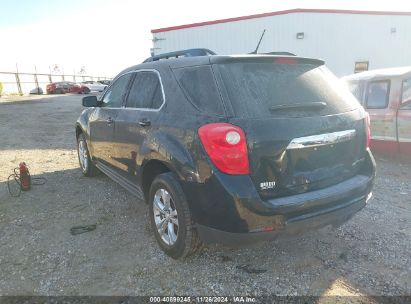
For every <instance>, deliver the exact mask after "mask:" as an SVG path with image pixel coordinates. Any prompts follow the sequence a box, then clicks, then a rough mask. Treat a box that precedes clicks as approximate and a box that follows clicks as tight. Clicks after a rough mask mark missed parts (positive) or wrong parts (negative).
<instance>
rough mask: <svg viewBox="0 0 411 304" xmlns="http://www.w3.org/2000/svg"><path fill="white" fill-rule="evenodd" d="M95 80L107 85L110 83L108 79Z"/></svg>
mask: <svg viewBox="0 0 411 304" xmlns="http://www.w3.org/2000/svg"><path fill="white" fill-rule="evenodd" d="M97 82H98V83H101V84H104V85H107V86H108V85H109V84H110V80H97Z"/></svg>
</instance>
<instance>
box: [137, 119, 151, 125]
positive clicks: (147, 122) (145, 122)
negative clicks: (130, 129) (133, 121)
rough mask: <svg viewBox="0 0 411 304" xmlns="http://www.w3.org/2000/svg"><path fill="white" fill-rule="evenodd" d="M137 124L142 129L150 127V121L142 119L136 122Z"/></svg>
mask: <svg viewBox="0 0 411 304" xmlns="http://www.w3.org/2000/svg"><path fill="white" fill-rule="evenodd" d="M138 124H139V125H140V126H142V127H148V126H149V125H151V121H149V120H148V119H147V118H143V119H142V120H140V121H139V122H138Z"/></svg>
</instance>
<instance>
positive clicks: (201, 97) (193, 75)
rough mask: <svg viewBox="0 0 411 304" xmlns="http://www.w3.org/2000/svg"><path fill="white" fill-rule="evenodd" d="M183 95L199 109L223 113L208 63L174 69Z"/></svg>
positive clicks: (205, 111)
mask: <svg viewBox="0 0 411 304" xmlns="http://www.w3.org/2000/svg"><path fill="white" fill-rule="evenodd" d="M174 74H175V76H176V78H177V81H178V83H179V84H180V87H181V88H182V90H183V92H184V95H185V96H186V97H187V99H188V100H189V101H190V102H191V104H192V105H193V106H194V107H195V108H197V109H198V110H199V111H201V112H204V113H207V114H211V115H213V114H215V115H224V110H223V106H222V103H221V98H220V95H219V92H218V89H217V86H216V83H215V80H214V75H213V70H212V69H211V66H209V65H202V66H194V67H185V68H178V69H174Z"/></svg>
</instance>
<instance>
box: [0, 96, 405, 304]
mask: <svg viewBox="0 0 411 304" xmlns="http://www.w3.org/2000/svg"><path fill="white" fill-rule="evenodd" d="M80 99H81V98H80V96H76V95H67V96H56V97H51V98H50V97H49V98H44V99H43V98H41V99H35V100H28V101H18V102H11V103H8V102H2V103H0V295H119V296H122V295H239V294H241V295H268V294H276V295H317V296H318V295H323V296H324V295H367V296H378V295H410V294H411V257H410V252H411V221H410V220H411V198H410V197H411V183H410V181H411V163H410V162H405V161H398V160H394V159H388V158H381V157H377V162H378V177H377V180H376V186H375V189H374V198H373V199H372V200H371V202H370V203H369V205H367V207H366V208H364V209H363V210H362V211H361V212H359V213H358V214H357V215H356V216H355V217H354V218H352V219H351V220H350V221H349V222H348V223H346V224H344V225H343V226H342V227H340V228H338V229H332V228H328V227H326V228H324V229H321V230H319V231H312V232H308V233H306V234H304V235H302V236H298V237H293V238H280V239H277V240H275V241H272V242H267V243H260V244H257V245H255V246H253V247H248V248H240V249H232V248H226V247H222V246H211V247H208V248H206V249H205V250H204V251H203V252H202V253H201V254H199V255H197V256H194V257H192V258H189V259H188V260H185V261H174V260H172V259H170V258H168V257H167V256H166V255H164V254H163V253H162V252H161V251H160V250H159V248H158V247H157V244H156V242H155V239H154V237H153V235H152V232H151V228H150V226H149V224H148V219H147V215H146V212H147V211H146V205H145V204H144V202H143V201H142V199H141V198H136V197H134V196H132V195H130V194H129V193H128V192H126V190H124V189H122V188H121V187H120V186H118V185H117V184H116V183H114V182H112V181H111V180H110V179H108V178H107V177H105V176H103V175H102V176H99V177H96V178H86V177H83V176H82V174H81V172H80V169H79V168H78V162H77V155H76V150H75V135H74V122H75V120H76V118H77V117H78V115H79V113H80V112H81V109H82V108H81V105H80ZM23 160H24V161H26V162H27V163H28V165H29V166H30V172H31V174H32V176H36V177H45V178H47V183H46V184H45V185H43V186H34V187H33V189H32V190H31V191H29V192H24V193H22V194H21V196H20V197H18V198H12V197H10V196H9V193H8V191H7V186H6V180H7V177H8V175H9V174H10V173H11V172H12V169H13V168H14V167H16V166H17V165H18V163H19V162H20V161H23ZM88 224H97V229H96V230H94V231H92V232H89V233H84V234H81V235H77V236H72V235H71V234H70V228H71V227H72V226H77V225H88ZM244 265H248V266H246V267H244ZM250 269H251V270H253V269H254V270H260V271H257V272H260V273H248V272H247V270H250Z"/></svg>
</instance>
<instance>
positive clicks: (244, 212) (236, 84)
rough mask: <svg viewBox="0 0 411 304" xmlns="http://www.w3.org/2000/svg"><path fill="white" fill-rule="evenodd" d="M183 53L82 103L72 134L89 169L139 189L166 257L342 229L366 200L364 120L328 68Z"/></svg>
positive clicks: (371, 164)
mask: <svg viewBox="0 0 411 304" xmlns="http://www.w3.org/2000/svg"><path fill="white" fill-rule="evenodd" d="M181 53H182V54H181V55H182V56H181V58H176V59H166V58H168V57H170V56H169V55H168V54H164V55H163V56H164V57H161V56H156V57H154V58H152V60H151V61H150V62H146V63H143V64H139V65H136V66H133V67H130V68H128V69H126V70H124V71H123V72H121V73H120V74H119V75H118V76H117V77H116V78H115V79H114V80H113V81H112V83H111V84H110V86H109V87H108V88H107V89H106V91H105V92H104V94H102V97H101V99H98V98H97V97H96V96H94V95H93V96H88V97H84V98H83V106H85V107H88V108H87V109H85V110H84V111H83V112H82V114H81V115H80V117H79V119H78V120H77V123H76V130H75V134H76V138H77V146H78V157H79V163H80V167H81V170H82V172H83V174H84V175H85V176H92V175H93V174H94V173H95V172H96V170H100V171H102V172H104V173H105V174H106V175H108V176H109V177H110V178H112V179H113V180H115V181H116V182H118V183H119V184H121V185H122V186H123V187H125V188H126V189H127V190H129V191H130V192H132V193H134V194H136V195H140V193H141V192H140V191H141V190H140V189H142V192H143V194H144V197H145V200H146V202H147V204H148V205H149V217H150V220H151V225H152V227H153V231H154V234H155V238H156V240H157V242H158V244H159V246H160V248H161V249H162V250H163V251H164V252H165V253H166V254H168V255H169V256H171V257H173V258H183V257H185V256H187V255H189V254H192V253H194V252H196V250H197V249H198V248H200V246H201V244H202V242H219V243H225V244H231V245H233V244H244V243H247V242H254V241H257V240H267V239H271V238H275V237H276V236H278V235H279V234H293V233H300V232H303V231H305V230H307V229H309V228H319V227H322V226H326V225H340V224H342V223H343V222H345V221H347V220H348V219H349V218H351V217H352V216H353V215H354V214H355V213H356V212H358V211H359V210H361V209H362V208H363V207H364V206H365V205H366V203H367V201H368V199H369V198H370V197H371V190H372V187H373V181H374V178H375V161H374V158H373V156H372V154H371V152H370V150H369V149H368V142H369V141H368V139H369V128H368V119H367V113H366V112H365V111H364V109H363V108H362V107H361V105H360V104H359V103H358V102H357V100H356V99H355V98H354V97H353V96H352V94H350V92H349V91H348V90H347V89H346V88H345V87H344V86H343V85H341V83H340V82H339V81H338V79H337V78H336V77H335V76H334V75H333V74H332V73H331V72H330V71H329V70H328V69H327V68H326V67H325V66H324V62H323V61H321V60H317V59H309V58H301V57H296V56H274V55H244V56H199V57H184V56H183V53H184V52H181ZM173 54H175V53H173ZM159 59H161V60H159ZM138 185H141V188H139V187H138Z"/></svg>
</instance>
